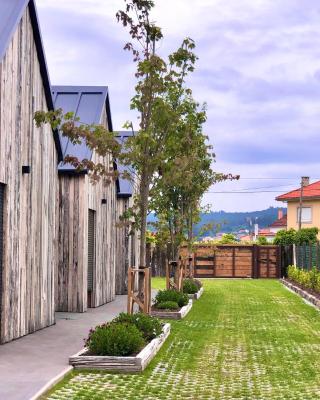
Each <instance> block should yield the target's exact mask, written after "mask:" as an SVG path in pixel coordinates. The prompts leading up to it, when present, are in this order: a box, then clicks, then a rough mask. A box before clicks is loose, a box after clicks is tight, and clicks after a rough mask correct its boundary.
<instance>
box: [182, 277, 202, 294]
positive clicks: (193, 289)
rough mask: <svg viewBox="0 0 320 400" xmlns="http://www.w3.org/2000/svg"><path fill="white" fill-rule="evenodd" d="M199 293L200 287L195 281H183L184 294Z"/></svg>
mask: <svg viewBox="0 0 320 400" xmlns="http://www.w3.org/2000/svg"><path fill="white" fill-rule="evenodd" d="M197 291H198V285H197V284H196V283H195V282H194V280H193V279H185V280H184V281H183V293H187V294H194V293H197Z"/></svg>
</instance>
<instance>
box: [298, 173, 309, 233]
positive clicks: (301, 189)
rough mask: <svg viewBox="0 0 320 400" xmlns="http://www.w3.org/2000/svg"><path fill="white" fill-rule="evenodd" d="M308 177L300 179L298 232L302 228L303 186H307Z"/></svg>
mask: <svg viewBox="0 0 320 400" xmlns="http://www.w3.org/2000/svg"><path fill="white" fill-rule="evenodd" d="M309 179H310V178H309V177H308V176H302V177H301V184H300V201H299V218H298V223H299V231H300V230H301V226H302V203H303V188H304V187H305V186H308V185H309Z"/></svg>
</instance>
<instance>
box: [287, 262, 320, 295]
mask: <svg viewBox="0 0 320 400" xmlns="http://www.w3.org/2000/svg"><path fill="white" fill-rule="evenodd" d="M288 278H289V279H290V280H291V281H293V282H296V283H298V284H299V285H301V286H303V287H304V288H306V289H312V290H314V291H316V292H318V293H320V272H319V271H318V270H317V269H316V268H315V267H314V268H312V269H311V270H305V269H302V268H298V267H296V266H294V265H290V266H289V267H288Z"/></svg>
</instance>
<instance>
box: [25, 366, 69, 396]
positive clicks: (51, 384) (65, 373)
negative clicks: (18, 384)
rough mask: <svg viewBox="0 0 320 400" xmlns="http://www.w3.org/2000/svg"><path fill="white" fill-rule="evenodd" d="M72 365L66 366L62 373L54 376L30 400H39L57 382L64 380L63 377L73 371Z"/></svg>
mask: <svg viewBox="0 0 320 400" xmlns="http://www.w3.org/2000/svg"><path fill="white" fill-rule="evenodd" d="M72 369H73V368H72V367H71V366H69V367H67V368H65V369H64V370H63V371H62V372H61V373H60V374H58V375H57V376H55V377H54V378H52V379H51V380H50V381H49V382H48V383H46V384H45V385H44V386H43V387H42V388H41V389H40V390H39V391H38V392H37V393H36V394H35V395H34V396H32V397H31V398H30V399H29V400H38V399H40V397H41V396H42V395H44V394H45V393H47V392H48V391H49V390H50V389H52V388H53V387H54V386H56V384H57V383H59V382H60V381H62V379H63V378H64V377H65V376H66V375H68V374H69V372H71V371H72Z"/></svg>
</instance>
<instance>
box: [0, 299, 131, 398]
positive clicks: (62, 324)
mask: <svg viewBox="0 0 320 400" xmlns="http://www.w3.org/2000/svg"><path fill="white" fill-rule="evenodd" d="M126 299H127V296H117V298H116V300H115V301H113V302H111V303H108V304H106V305H104V306H101V307H98V308H94V309H90V310H89V311H88V312H86V313H83V314H75V313H57V315H56V318H57V323H56V325H54V326H51V327H49V328H46V329H43V330H41V331H38V332H35V333H33V334H31V335H28V336H25V337H23V338H21V339H18V340H15V341H13V342H11V343H7V344H4V345H2V346H0V399H1V400H29V399H31V398H32V397H33V396H34V395H35V394H36V393H38V392H39V390H41V389H42V388H43V387H44V386H45V385H46V384H47V383H48V382H49V381H51V380H52V379H53V378H55V377H56V376H57V375H59V374H61V373H62V372H63V371H64V370H65V369H66V368H67V367H68V357H69V356H70V355H72V354H74V353H76V352H78V351H79V350H81V348H82V347H83V344H84V341H83V339H84V338H86V337H87V336H88V332H89V329H90V328H91V327H94V326H95V325H97V324H100V323H102V322H105V321H109V320H111V319H112V318H113V317H114V316H116V315H117V314H118V313H119V312H121V311H125V310H126Z"/></svg>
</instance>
